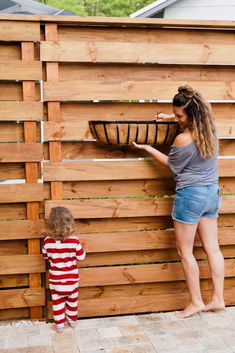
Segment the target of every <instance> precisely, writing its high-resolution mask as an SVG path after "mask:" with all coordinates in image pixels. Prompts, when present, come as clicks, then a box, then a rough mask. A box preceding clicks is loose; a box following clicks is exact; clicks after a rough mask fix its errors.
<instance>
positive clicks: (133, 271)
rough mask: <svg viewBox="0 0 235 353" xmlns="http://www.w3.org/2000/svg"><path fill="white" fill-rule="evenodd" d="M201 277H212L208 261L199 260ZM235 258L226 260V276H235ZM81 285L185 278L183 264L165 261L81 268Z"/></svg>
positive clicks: (151, 281)
mask: <svg viewBox="0 0 235 353" xmlns="http://www.w3.org/2000/svg"><path fill="white" fill-rule="evenodd" d="M198 265H199V268H200V278H210V277H211V275H210V270H209V266H208V264H207V262H199V263H198ZM234 265H235V260H234V259H230V260H226V261H225V277H234V276H235V267H234ZM80 276H81V279H80V287H81V288H82V287H92V286H97V285H98V286H103V285H105V286H107V285H113V284H114V283H115V285H119V284H134V283H155V282H168V281H183V280H184V279H185V276H184V272H183V269H182V265H181V263H180V262H177V263H163V264H153V265H134V266H113V267H97V268H81V269H80Z"/></svg>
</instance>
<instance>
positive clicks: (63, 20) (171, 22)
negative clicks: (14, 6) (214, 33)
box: [1, 14, 234, 29]
mask: <svg viewBox="0 0 235 353" xmlns="http://www.w3.org/2000/svg"><path fill="white" fill-rule="evenodd" d="M1 19H2V20H3V21H7V20H8V21H10V20H11V21H17V22H19V23H20V22H22V21H28V22H29V23H31V22H35V21H42V22H43V23H44V22H48V23H60V24H61V25H64V24H77V25H79V24H80V25H81V24H82V25H92V26H94V25H96V26H97V27H98V26H101V27H103V26H104V25H109V26H110V27H112V26H114V27H115V26H118V27H121V25H125V27H127V28H128V27H144V28H146V26H147V27H149V28H151V27H153V28H159V27H160V28H161V27H163V28H165V27H166V26H167V28H169V27H173V28H175V27H179V28H180V27H182V28H184V27H189V28H192V27H193V28H212V29H215V28H223V29H229V28H231V29H233V28H234V24H233V22H232V21H224V20H220V21H213V20H191V19H190V20H187V19H180V20H179V19H165V18H164V19H162V18H160V19H159V18H154V19H153V18H148V19H146V18H144V19H143V18H128V17H102V16H98V17H91V16H90V17H89V16H88V17H77V16H56V18H54V17H53V16H50V15H40V16H37V15H15V14H1ZM105 28H106V27H105Z"/></svg>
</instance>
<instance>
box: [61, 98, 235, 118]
mask: <svg viewBox="0 0 235 353" xmlns="http://www.w3.org/2000/svg"><path fill="white" fill-rule="evenodd" d="M60 107H61V120H62V121H63V122H65V121H74V122H75V123H76V122H78V121H80V120H82V121H84V120H85V121H88V120H152V119H153V118H154V116H155V114H156V113H157V112H158V111H159V112H163V113H165V114H172V104H171V103H158V102H152V103H143V102H141V103H139V102H138V103H136V102H130V103H123V102H116V103H112V102H105V103H102V102H92V103H89V102H85V103H82V102H79V103H77V102H62V103H61V105H60ZM211 107H212V111H213V115H214V117H215V119H216V120H218V121H221V122H224V121H225V122H230V123H233V121H234V114H235V104H234V103H211ZM224 119H225V120H224ZM227 119H229V120H228V121H227Z"/></svg>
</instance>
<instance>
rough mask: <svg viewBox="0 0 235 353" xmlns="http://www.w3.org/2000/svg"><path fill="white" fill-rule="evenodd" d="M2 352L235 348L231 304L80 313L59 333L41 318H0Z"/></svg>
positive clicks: (160, 352)
mask: <svg viewBox="0 0 235 353" xmlns="http://www.w3.org/2000/svg"><path fill="white" fill-rule="evenodd" d="M0 352H1V353H32V352H33V353H172V352H173V353H235V307H229V308H226V310H224V311H221V312H219V313H200V314H197V315H194V316H193V317H191V318H188V319H178V318H177V317H176V316H175V313H174V312H169V313H156V314H144V315H126V316H117V317H109V318H97V319H81V320H79V321H78V325H77V327H76V328H75V329H74V330H73V329H71V328H70V327H67V328H66V329H65V331H64V332H63V333H61V334H57V333H55V332H54V331H52V329H51V324H47V323H44V322H37V321H35V322H31V321H18V322H14V323H9V321H8V322H5V323H4V322H0Z"/></svg>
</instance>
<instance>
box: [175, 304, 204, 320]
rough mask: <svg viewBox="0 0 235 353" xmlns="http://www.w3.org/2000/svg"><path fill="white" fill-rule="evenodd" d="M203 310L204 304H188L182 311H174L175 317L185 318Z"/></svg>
mask: <svg viewBox="0 0 235 353" xmlns="http://www.w3.org/2000/svg"><path fill="white" fill-rule="evenodd" d="M204 308H205V305H204V303H199V304H193V303H190V304H189V305H188V306H187V307H186V308H185V309H184V310H181V311H176V312H175V315H176V316H177V317H178V318H186V317H189V316H192V315H194V314H196V313H198V312H199V311H202V310H203V309H204Z"/></svg>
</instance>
